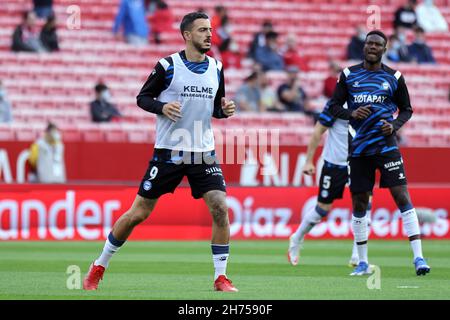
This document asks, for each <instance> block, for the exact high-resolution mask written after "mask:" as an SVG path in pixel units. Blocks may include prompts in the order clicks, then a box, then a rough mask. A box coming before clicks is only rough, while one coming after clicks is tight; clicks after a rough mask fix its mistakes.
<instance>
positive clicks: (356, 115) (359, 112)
mask: <svg viewBox="0 0 450 320" xmlns="http://www.w3.org/2000/svg"><path fill="white" fill-rule="evenodd" d="M369 107H370V105H367V106H362V107H359V108H358V109H356V110H353V112H352V118H353V119H356V120H363V119H365V118H367V117H368V116H370V114H371V113H372V111H370V109H369Z"/></svg>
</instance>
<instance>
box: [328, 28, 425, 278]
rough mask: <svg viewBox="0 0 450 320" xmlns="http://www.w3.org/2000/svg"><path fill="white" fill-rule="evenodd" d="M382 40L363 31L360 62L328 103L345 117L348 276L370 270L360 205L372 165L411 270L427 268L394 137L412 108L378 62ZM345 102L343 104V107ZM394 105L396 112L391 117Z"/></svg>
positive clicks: (395, 76)
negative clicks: (352, 247)
mask: <svg viewBox="0 0 450 320" xmlns="http://www.w3.org/2000/svg"><path fill="white" fill-rule="evenodd" d="M386 44H387V38H386V35H385V34H384V33H383V32H381V31H379V30H374V31H371V32H369V33H368V34H367V37H366V40H365V45H364V61H363V62H362V63H360V64H357V65H354V66H351V67H348V68H345V69H344V71H343V72H342V73H341V75H340V78H339V80H338V83H337V85H336V89H335V91H334V94H333V97H332V98H331V100H330V101H329V102H328V106H329V111H330V113H331V114H332V115H333V116H334V117H337V118H340V119H344V120H349V165H350V191H351V193H352V203H353V216H352V227H353V233H354V237H355V241H356V243H357V245H358V255H359V261H360V262H359V264H358V266H356V268H355V270H354V271H353V272H352V273H351V275H357V276H360V275H364V274H369V273H371V270H370V267H369V261H368V255H367V240H368V239H367V220H366V219H367V217H366V210H367V205H368V202H369V197H370V194H371V192H372V190H373V187H374V184H375V172H376V170H379V171H380V174H381V180H380V187H381V188H389V190H390V192H391V195H392V197H393V199H394V201H395V203H396V205H397V207H398V209H399V210H400V212H401V216H402V221H403V229H404V230H405V231H406V234H407V236H408V238H409V241H410V244H411V248H412V251H413V254H414V266H415V271H416V274H417V275H425V274H427V273H428V272H430V267H429V266H428V265H427V263H426V261H425V259H424V258H423V255H422V243H421V238H420V228H419V222H418V219H417V214H416V211H415V209H414V206H413V204H412V202H411V198H410V195H409V192H408V188H407V182H406V175H405V170H404V167H403V159H402V156H401V154H400V151H399V148H398V146H397V141H396V137H395V133H396V131H397V130H398V129H400V128H401V127H402V125H403V124H405V122H407V121H408V120H409V119H410V118H411V116H412V112H413V110H412V107H411V104H410V100H409V93H408V89H407V87H406V83H405V79H404V77H403V75H402V74H401V73H400V71H396V70H393V69H391V68H389V67H387V66H386V65H384V64H383V63H381V58H382V56H383V54H384V53H385V52H386ZM345 103H347V105H348V109H345V108H343V105H344V104H345ZM397 110H398V116H397V117H396V118H395V119H394V114H395V113H396V112H397Z"/></svg>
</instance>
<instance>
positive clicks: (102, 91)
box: [90, 83, 122, 122]
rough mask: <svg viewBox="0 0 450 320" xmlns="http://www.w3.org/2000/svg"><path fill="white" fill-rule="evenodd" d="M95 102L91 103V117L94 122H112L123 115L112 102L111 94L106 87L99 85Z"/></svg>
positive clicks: (96, 88)
mask: <svg viewBox="0 0 450 320" xmlns="http://www.w3.org/2000/svg"><path fill="white" fill-rule="evenodd" d="M95 95H96V97H95V100H94V101H92V102H91V105H90V107H91V117H92V121H93V122H110V121H113V120H114V119H118V118H120V117H121V116H122V115H121V114H120V112H119V111H118V110H117V108H116V107H115V106H114V105H113V104H112V103H111V102H110V100H111V93H110V91H109V89H108V87H107V86H106V85H104V84H103V83H99V84H97V85H96V86H95Z"/></svg>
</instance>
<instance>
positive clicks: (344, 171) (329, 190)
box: [288, 106, 370, 266]
mask: <svg viewBox="0 0 450 320" xmlns="http://www.w3.org/2000/svg"><path fill="white" fill-rule="evenodd" d="M327 130H328V138H327V140H326V142H325V145H324V148H323V152H322V156H323V158H324V164H323V168H322V171H321V175H320V182H319V195H318V197H317V205H316V207H315V208H312V210H311V211H309V212H307V213H306V215H305V216H304V217H303V219H302V221H301V223H300V226H299V227H298V228H297V230H296V231H295V232H294V233H293V234H292V235H291V236H290V238H289V248H288V260H289V262H290V263H291V264H292V265H294V266H295V265H297V264H298V259H299V256H300V248H301V246H302V244H303V241H304V237H305V235H306V234H308V232H310V231H311V229H312V228H313V227H314V226H315V225H316V224H318V223H319V222H320V221H321V220H322V219H323V218H324V217H326V216H327V214H328V213H329V212H330V210H331V207H332V204H333V201H334V200H336V199H340V198H342V196H343V194H344V188H345V185H346V183H347V182H348V166H347V158H348V121H345V120H341V119H336V118H334V117H333V116H332V115H331V114H330V113H329V112H328V106H325V108H324V110H323V111H322V113H321V114H320V116H319V119H318V122H317V123H316V125H315V127H314V132H313V135H312V137H311V141H310V143H309V145H308V149H307V153H306V162H305V166H304V167H303V173H305V174H308V175H314V174H315V171H316V169H315V166H314V164H313V159H314V154H315V153H316V150H317V147H318V146H319V143H320V140H321V137H322V135H323V134H324V133H325V132H326V131H327ZM367 210H368V212H369V213H370V205H369V207H368V209H367ZM368 215H369V214H368ZM358 262H359V260H358V251H357V246H356V243H354V244H353V251H352V256H351V258H350V261H349V265H351V266H356V265H357V264H358Z"/></svg>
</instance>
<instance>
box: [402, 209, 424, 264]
mask: <svg viewBox="0 0 450 320" xmlns="http://www.w3.org/2000/svg"><path fill="white" fill-rule="evenodd" d="M401 214H402V222H403V229H404V230H405V231H406V235H407V236H408V237H411V236H416V235H419V236H420V226H419V219H418V218H417V214H416V210H415V209H414V208H412V209H409V210H406V211H403V212H402V213H401ZM410 244H411V248H412V251H413V254H414V259H415V258H417V257H420V258H422V257H423V254H422V240H420V239H417V240H413V241H410Z"/></svg>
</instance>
